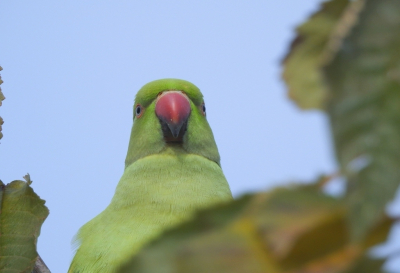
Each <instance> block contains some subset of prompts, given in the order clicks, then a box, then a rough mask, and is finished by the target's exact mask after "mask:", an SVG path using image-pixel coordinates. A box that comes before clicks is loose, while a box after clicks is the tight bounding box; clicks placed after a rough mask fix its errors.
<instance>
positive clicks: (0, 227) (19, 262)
mask: <svg viewBox="0 0 400 273" xmlns="http://www.w3.org/2000/svg"><path fill="white" fill-rule="evenodd" d="M24 178H25V180H26V182H25V181H21V180H15V181H13V182H11V183H9V184H7V185H4V184H3V183H2V182H0V205H1V207H0V211H1V213H0V235H1V236H0V272H31V271H32V269H33V267H34V265H35V261H36V258H37V257H38V253H37V252H36V243H37V238H38V237H39V234H40V228H41V226H42V224H43V222H44V220H45V219H46V217H47V216H48V214H49V210H48V209H47V207H46V206H45V205H44V203H45V201H44V200H42V199H40V197H39V196H38V195H37V194H36V193H35V192H34V191H33V189H32V188H31V187H30V184H31V183H32V181H31V180H30V177H29V175H26V176H24Z"/></svg>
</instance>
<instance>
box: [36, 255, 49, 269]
mask: <svg viewBox="0 0 400 273" xmlns="http://www.w3.org/2000/svg"><path fill="white" fill-rule="evenodd" d="M32 273H51V272H50V269H49V268H48V267H47V266H46V264H45V263H44V262H43V260H42V258H40V256H39V255H38V257H37V259H36V262H35V267H34V268H33V271H32Z"/></svg>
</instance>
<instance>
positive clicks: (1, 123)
mask: <svg viewBox="0 0 400 273" xmlns="http://www.w3.org/2000/svg"><path fill="white" fill-rule="evenodd" d="M1 70H3V68H2V67H1V66H0V71H1ZM2 83H3V80H2V79H1V75H0V85H1V84H2ZM4 99H5V97H4V95H3V93H2V92H1V86H0V106H1V105H2V101H3V100H4ZM3 123H4V121H3V119H2V117H0V139H1V138H2V137H3V133H2V132H1V129H2V127H1V126H2V125H3Z"/></svg>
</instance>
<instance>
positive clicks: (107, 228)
mask: <svg viewBox="0 0 400 273" xmlns="http://www.w3.org/2000/svg"><path fill="white" fill-rule="evenodd" d="M169 90H179V91H182V92H183V93H185V94H186V95H187V97H188V98H189V103H190V108H191V112H190V116H189V118H188V120H187V130H186V132H185V133H184V136H183V141H182V143H167V142H166V141H165V140H164V135H163V131H162V128H161V124H160V121H159V119H158V117H157V115H156V113H155V105H156V100H157V96H158V95H159V94H160V93H161V92H163V91H169ZM202 103H203V96H202V94H201V92H200V90H199V89H198V88H197V87H196V86H194V85H193V84H191V83H189V82H187V81H183V80H177V79H163V80H157V81H153V82H151V83H148V84H146V85H145V86H143V87H142V89H140V90H139V92H138V93H137V95H136V100H135V106H136V105H137V104H140V105H141V106H143V111H144V112H143V114H142V115H141V117H140V118H137V117H135V115H134V122H133V127H132V132H131V138H130V142H129V148H128V153H127V156H126V160H125V171H124V173H123V175H122V177H121V179H120V181H119V183H118V186H117V189H116V191H115V194H114V197H113V199H112V201H111V203H110V205H109V206H108V207H107V208H106V209H105V210H104V211H103V212H101V213H100V214H99V215H97V216H96V217H95V218H93V219H92V220H91V221H89V222H88V223H86V224H85V225H84V226H83V227H82V228H81V229H80V230H79V232H78V234H77V241H78V243H79V244H80V247H79V249H78V250H77V252H76V254H75V257H74V259H73V261H72V263H71V266H70V269H69V272H73V273H78V272H80V273H89V272H93V273H97V272H104V273H107V272H115V271H116V270H117V269H118V268H119V267H120V266H121V265H122V264H123V263H124V262H125V261H127V259H129V258H130V257H132V255H134V254H135V253H136V252H137V251H138V250H140V248H141V247H142V246H143V245H144V244H145V243H147V242H148V241H149V240H151V239H153V238H154V237H156V236H157V235H159V234H160V233H161V232H162V231H163V230H164V229H165V228H168V227H171V226H173V225H176V224H178V223H180V222H182V221H184V220H187V219H189V218H190V217H191V216H192V215H193V212H194V211H195V210H197V209H199V208H204V207H207V206H210V205H212V204H216V203H220V202H225V201H229V200H231V199H232V195H231V192H230V189H229V186H228V183H227V181H226V179H225V177H224V174H223V173H222V170H221V167H220V162H219V161H220V158H219V154H218V150H217V146H216V144H215V141H214V137H213V134H212V131H211V129H210V126H209V125H208V122H207V120H206V118H205V116H204V115H203V114H202V112H201V104H202Z"/></svg>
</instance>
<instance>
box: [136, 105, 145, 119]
mask: <svg viewBox="0 0 400 273" xmlns="http://www.w3.org/2000/svg"><path fill="white" fill-rule="evenodd" d="M142 115H143V107H142V106H141V105H140V104H137V105H136V108H135V116H136V117H137V118H140V117H141V116H142Z"/></svg>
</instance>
